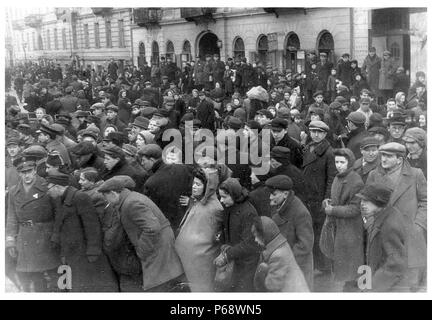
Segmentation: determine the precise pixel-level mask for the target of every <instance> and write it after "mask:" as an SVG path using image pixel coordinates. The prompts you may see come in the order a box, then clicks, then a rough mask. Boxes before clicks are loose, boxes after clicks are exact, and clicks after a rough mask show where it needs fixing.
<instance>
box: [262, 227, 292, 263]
mask: <svg viewBox="0 0 432 320" xmlns="http://www.w3.org/2000/svg"><path fill="white" fill-rule="evenodd" d="M285 243H287V240H286V239H285V238H284V237H283V236H282V234H280V233H279V234H278V235H277V236H276V238H274V239H273V240H272V241H270V243H268V244H267V245H266V249H265V250H264V251H263V252H262V256H263V258H264V260H265V261H268V259H269V258H270V256H271V255H272V254H273V252H275V251H276V249H278V248H279V247H281V246H282V245H283V244H285Z"/></svg>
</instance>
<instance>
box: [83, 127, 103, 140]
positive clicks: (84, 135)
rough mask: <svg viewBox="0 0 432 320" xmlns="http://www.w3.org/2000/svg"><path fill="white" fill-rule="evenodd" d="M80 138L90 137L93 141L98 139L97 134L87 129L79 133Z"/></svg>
mask: <svg viewBox="0 0 432 320" xmlns="http://www.w3.org/2000/svg"><path fill="white" fill-rule="evenodd" d="M81 135H82V137H83V138H84V137H91V138H93V139H94V140H97V139H98V137H99V134H98V133H96V132H95V131H94V130H90V129H89V128H87V129H85V130H84V131H83V132H82V133H81Z"/></svg>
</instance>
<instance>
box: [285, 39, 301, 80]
mask: <svg viewBox="0 0 432 320" xmlns="http://www.w3.org/2000/svg"><path fill="white" fill-rule="evenodd" d="M298 50H300V39H299V37H298V36H297V34H295V33H294V32H292V33H290V34H289V35H288V37H287V39H286V42H285V68H286V69H291V70H292V71H293V72H294V73H296V72H297V51H298Z"/></svg>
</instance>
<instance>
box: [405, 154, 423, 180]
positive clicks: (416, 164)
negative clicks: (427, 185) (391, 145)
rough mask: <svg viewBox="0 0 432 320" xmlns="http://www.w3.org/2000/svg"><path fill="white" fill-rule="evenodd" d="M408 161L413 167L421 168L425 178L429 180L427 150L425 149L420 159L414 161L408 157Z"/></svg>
mask: <svg viewBox="0 0 432 320" xmlns="http://www.w3.org/2000/svg"><path fill="white" fill-rule="evenodd" d="M407 160H408V162H409V164H410V165H411V167H413V168H419V169H421V171H423V174H424V176H425V178H426V179H427V149H426V148H423V152H422V154H421V155H420V157H419V158H418V159H412V158H410V156H409V155H408V157H407Z"/></svg>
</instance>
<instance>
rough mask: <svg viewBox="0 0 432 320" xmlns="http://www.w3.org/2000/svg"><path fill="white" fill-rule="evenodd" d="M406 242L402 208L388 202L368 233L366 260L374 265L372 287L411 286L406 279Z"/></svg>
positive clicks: (388, 288)
mask: <svg viewBox="0 0 432 320" xmlns="http://www.w3.org/2000/svg"><path fill="white" fill-rule="evenodd" d="M407 246H408V244H407V231H406V229H405V224H404V218H403V216H402V214H401V213H400V212H399V210H397V209H396V208H395V207H393V206H388V207H387V208H385V209H384V210H383V211H381V212H380V213H379V214H378V216H376V220H375V223H374V225H373V227H372V231H371V232H370V234H368V242H367V249H366V257H367V261H366V263H367V265H368V266H370V267H371V269H372V291H375V292H385V291H402V290H406V287H409V284H407V283H405V281H404V275H405V273H406V271H407V268H408V253H407V249H408V248H407ZM404 287H405V288H404Z"/></svg>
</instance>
